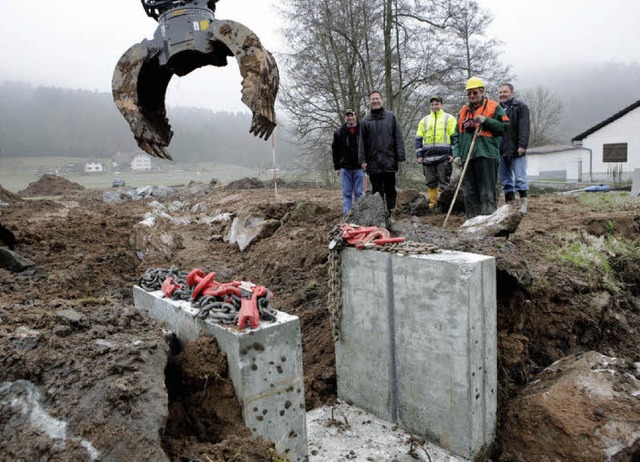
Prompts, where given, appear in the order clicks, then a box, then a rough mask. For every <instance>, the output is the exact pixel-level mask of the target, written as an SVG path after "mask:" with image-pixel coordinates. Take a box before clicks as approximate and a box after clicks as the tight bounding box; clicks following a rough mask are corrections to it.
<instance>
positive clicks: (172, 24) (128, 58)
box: [112, 0, 280, 160]
mask: <svg viewBox="0 0 640 462" xmlns="http://www.w3.org/2000/svg"><path fill="white" fill-rule="evenodd" d="M142 2H143V5H144V6H145V9H146V10H147V13H148V14H149V12H152V13H153V14H152V15H151V16H152V17H154V18H156V19H157V20H158V23H159V26H158V29H157V30H156V33H155V35H154V38H153V39H152V40H144V41H142V42H141V43H139V44H136V45H133V46H132V47H131V48H129V50H127V52H126V53H125V54H124V55H122V57H121V58H120V60H119V61H118V64H117V65H116V68H115V70H114V73H113V80H112V92H113V99H114V101H115V104H116V107H117V108H118V110H119V111H120V112H121V113H122V115H123V116H124V118H125V120H126V121H127V122H128V123H129V126H130V128H131V132H132V133H133V136H134V138H135V139H136V142H137V143H138V146H140V148H141V149H143V150H144V151H145V152H147V153H148V154H150V155H152V156H155V157H159V158H162V159H169V160H170V159H171V156H170V155H169V153H168V152H167V147H168V146H169V143H170V142H171V137H172V136H173V132H172V131H171V126H170V125H169V121H168V120H167V117H166V108H165V95H166V91H167V86H168V85H169V81H170V80H171V78H172V77H173V75H178V76H184V75H187V74H188V73H190V72H192V71H193V70H194V69H197V68H199V67H202V66H206V65H213V66H225V65H226V64H227V57H230V56H235V57H236V60H237V62H238V65H239V67H240V74H241V76H242V102H243V103H244V104H245V105H247V107H249V109H250V110H251V111H252V113H253V118H252V121H251V129H250V133H253V134H254V135H255V136H257V137H259V138H263V139H265V140H267V139H268V138H269V136H270V135H271V134H272V133H273V130H274V129H275V127H276V124H277V121H276V114H275V108H274V106H275V100H276V96H277V94H278V87H279V81H280V79H279V75H278V67H277V65H276V62H275V60H274V58H273V56H272V55H271V53H269V52H268V51H267V50H265V49H264V48H263V47H262V44H261V43H260V39H258V37H257V36H256V35H255V34H254V33H253V32H252V31H251V30H249V29H248V28H247V27H245V26H243V25H242V24H239V23H237V22H234V21H222V20H217V19H215V17H214V14H213V10H215V1H212V0H142Z"/></svg>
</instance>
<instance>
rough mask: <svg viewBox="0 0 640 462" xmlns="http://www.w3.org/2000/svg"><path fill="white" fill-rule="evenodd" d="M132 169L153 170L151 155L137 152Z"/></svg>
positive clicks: (132, 161) (132, 160)
mask: <svg viewBox="0 0 640 462" xmlns="http://www.w3.org/2000/svg"><path fill="white" fill-rule="evenodd" d="M131 170H135V171H138V172H140V171H143V172H148V171H150V170H151V156H149V155H148V154H136V155H135V156H133V159H131Z"/></svg>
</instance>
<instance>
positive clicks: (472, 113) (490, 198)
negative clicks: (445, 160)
mask: <svg viewBox="0 0 640 462" xmlns="http://www.w3.org/2000/svg"><path fill="white" fill-rule="evenodd" d="M465 89H466V91H467V97H468V99H469V103H468V104H466V105H465V106H463V107H462V109H460V113H459V118H458V123H457V125H456V131H455V133H454V134H453V136H452V137H451V139H452V142H453V156H454V160H455V162H456V163H457V164H458V165H460V164H462V163H463V162H469V165H468V167H467V171H466V174H465V177H464V180H463V191H464V208H465V211H466V214H467V218H473V217H475V216H478V215H491V214H492V213H493V212H495V211H496V208H497V194H496V184H497V182H498V166H499V165H500V137H501V136H502V135H503V134H504V132H505V131H506V129H507V127H508V126H509V118H508V117H507V114H506V113H505V112H504V109H503V108H502V106H500V104H498V103H497V102H496V101H493V100H491V99H489V98H487V97H486V96H485V95H484V91H485V86H484V82H483V81H482V80H481V79H479V78H478V77H471V78H470V79H469V80H468V81H467V85H466V87H465ZM474 137H475V138H476V139H475V144H474V146H473V152H469V150H470V148H471V144H472V142H473V139H474Z"/></svg>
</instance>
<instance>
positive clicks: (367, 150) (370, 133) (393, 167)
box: [358, 91, 405, 215]
mask: <svg viewBox="0 0 640 462" xmlns="http://www.w3.org/2000/svg"><path fill="white" fill-rule="evenodd" d="M382 104H383V101H382V95H381V94H380V92H379V91H372V92H371V93H370V94H369V107H370V109H371V112H370V113H369V114H367V115H366V116H365V118H364V119H363V120H362V123H361V124H360V141H359V143H358V162H360V165H362V168H363V169H364V170H365V171H366V172H367V173H368V174H369V179H370V180H371V189H372V192H373V193H374V194H375V193H377V192H379V193H380V194H381V195H382V197H383V199H385V201H386V203H387V210H388V211H389V215H391V212H392V211H393V209H394V208H395V206H396V195H397V194H396V172H397V171H398V162H404V160H405V153H404V140H403V139H402V130H401V128H400V122H399V121H398V119H397V118H396V115H395V114H394V113H393V112H391V111H387V110H385V109H384V107H383V106H382Z"/></svg>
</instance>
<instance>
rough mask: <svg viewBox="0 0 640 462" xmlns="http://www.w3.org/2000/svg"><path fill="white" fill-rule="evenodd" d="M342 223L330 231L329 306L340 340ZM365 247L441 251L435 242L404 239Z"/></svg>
mask: <svg viewBox="0 0 640 462" xmlns="http://www.w3.org/2000/svg"><path fill="white" fill-rule="evenodd" d="M340 226H341V225H336V226H335V227H334V228H333V229H332V230H331V232H330V233H329V294H328V296H327V307H328V309H329V316H330V319H331V327H332V332H331V333H332V336H333V341H334V342H337V341H339V340H340V321H341V320H342V257H341V255H340V252H341V250H342V249H343V248H344V247H346V241H345V240H344V239H343V238H342V237H341V234H342V233H341V230H340ZM365 249H369V250H376V251H378V252H392V253H400V254H408V255H428V254H432V253H436V252H439V251H440V249H439V248H438V246H437V245H435V244H427V243H423V242H413V241H404V242H396V243H391V244H385V245H381V246H380V245H367V246H365Z"/></svg>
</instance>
